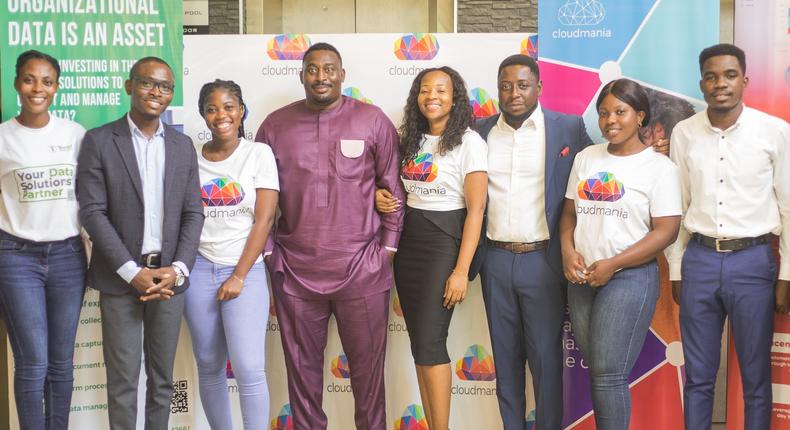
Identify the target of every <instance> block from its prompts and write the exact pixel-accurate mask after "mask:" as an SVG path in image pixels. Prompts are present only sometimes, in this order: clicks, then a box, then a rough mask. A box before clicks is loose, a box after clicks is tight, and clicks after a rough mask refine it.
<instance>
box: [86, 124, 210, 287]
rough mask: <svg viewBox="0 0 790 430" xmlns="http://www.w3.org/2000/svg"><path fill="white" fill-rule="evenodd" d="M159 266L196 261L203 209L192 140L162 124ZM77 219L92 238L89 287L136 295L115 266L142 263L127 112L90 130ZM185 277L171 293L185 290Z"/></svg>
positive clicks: (138, 193) (138, 188)
mask: <svg viewBox="0 0 790 430" xmlns="http://www.w3.org/2000/svg"><path fill="white" fill-rule="evenodd" d="M164 181H165V184H164V193H165V195H164V220H163V228H162V250H161V252H162V265H163V266H168V265H170V264H172V262H173V261H181V262H182V263H184V264H186V265H187V267H188V268H189V269H190V270H191V268H192V266H193V265H194V264H195V257H196V255H197V249H198V243H199V241H200V232H201V230H202V228H203V207H202V203H201V200H200V182H199V176H198V165H197V153H196V152H195V147H194V146H193V145H192V140H191V139H190V138H189V137H187V136H186V135H184V134H182V133H179V132H178V131H176V130H174V129H173V128H171V127H169V126H167V125H165V179H164ZM77 199H78V200H79V204H80V212H79V214H80V222H82V225H83V227H85V230H87V231H88V234H90V237H91V240H92V241H93V255H92V257H91V262H90V267H89V269H88V285H90V286H91V287H93V288H96V289H98V290H100V291H102V292H103V293H108V294H136V291H135V290H134V288H132V287H131V286H130V285H129V284H128V283H126V281H124V280H123V279H122V278H121V277H120V276H118V274H117V272H116V271H117V270H118V269H119V268H120V267H121V266H122V265H123V264H124V263H126V262H127V261H129V260H133V261H135V262H139V261H140V254H141V250H142V244H143V227H144V224H143V194H142V181H141V179H140V170H139V168H138V166H137V159H136V158H135V153H134V146H133V144H132V135H131V132H130V131H129V123H128V121H127V119H126V115H124V116H123V117H121V118H120V119H118V120H116V121H113V122H111V123H109V124H105V125H103V126H101V127H98V128H94V129H92V130H89V131H88V132H87V133H86V134H85V138H84V140H83V142H82V148H81V149H80V154H79V158H78V160H77ZM188 285H189V284H188V281H187V282H185V283H184V285H182V286H181V287H177V288H176V289H174V292H176V293H181V292H183V291H184V290H186V288H187V286H188Z"/></svg>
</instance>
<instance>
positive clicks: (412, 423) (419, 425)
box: [394, 404, 428, 430]
mask: <svg viewBox="0 0 790 430" xmlns="http://www.w3.org/2000/svg"><path fill="white" fill-rule="evenodd" d="M394 429H395V430H428V421H427V420H426V419H425V413H424V412H423V410H422V406H420V405H417V404H414V405H409V406H406V410H404V411H403V416H401V417H400V418H398V419H397V420H395V427H394Z"/></svg>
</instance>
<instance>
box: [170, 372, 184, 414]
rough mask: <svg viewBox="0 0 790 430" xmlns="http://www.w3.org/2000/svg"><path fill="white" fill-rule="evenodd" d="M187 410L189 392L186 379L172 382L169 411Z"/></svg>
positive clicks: (180, 411) (175, 412)
mask: <svg viewBox="0 0 790 430" xmlns="http://www.w3.org/2000/svg"><path fill="white" fill-rule="evenodd" d="M187 412H189V392H188V391H187V381H185V380H182V381H174V382H173V398H172V399H170V413H171V414H182V413H187Z"/></svg>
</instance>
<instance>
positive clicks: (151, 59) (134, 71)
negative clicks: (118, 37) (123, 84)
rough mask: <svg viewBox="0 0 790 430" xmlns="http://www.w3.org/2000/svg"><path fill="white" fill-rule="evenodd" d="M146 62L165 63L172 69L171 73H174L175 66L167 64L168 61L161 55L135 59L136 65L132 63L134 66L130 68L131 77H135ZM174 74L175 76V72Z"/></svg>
mask: <svg viewBox="0 0 790 430" xmlns="http://www.w3.org/2000/svg"><path fill="white" fill-rule="evenodd" d="M145 63H159V64H164V65H165V66H167V68H168V69H170V73H173V68H172V67H170V65H169V64H167V61H165V60H163V59H161V58H159V57H143V58H141V59H139V60H137V61H135V62H134V65H132V68H131V69H129V79H134V77H135V75H136V74H137V71H138V70H139V69H140V66H142V65H143V64H145ZM174 76H175V74H174Z"/></svg>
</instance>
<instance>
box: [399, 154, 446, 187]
mask: <svg viewBox="0 0 790 430" xmlns="http://www.w3.org/2000/svg"><path fill="white" fill-rule="evenodd" d="M438 175H439V167H438V166H437V165H436V164H434V162H433V155H432V154H429V153H427V152H425V153H422V154H420V155H418V156H417V157H415V158H414V159H413V160H409V162H408V163H406V165H405V166H403V169H402V170H401V173H400V176H401V178H403V179H406V180H409V181H419V182H433V180H434V179H436V176H438Z"/></svg>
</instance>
